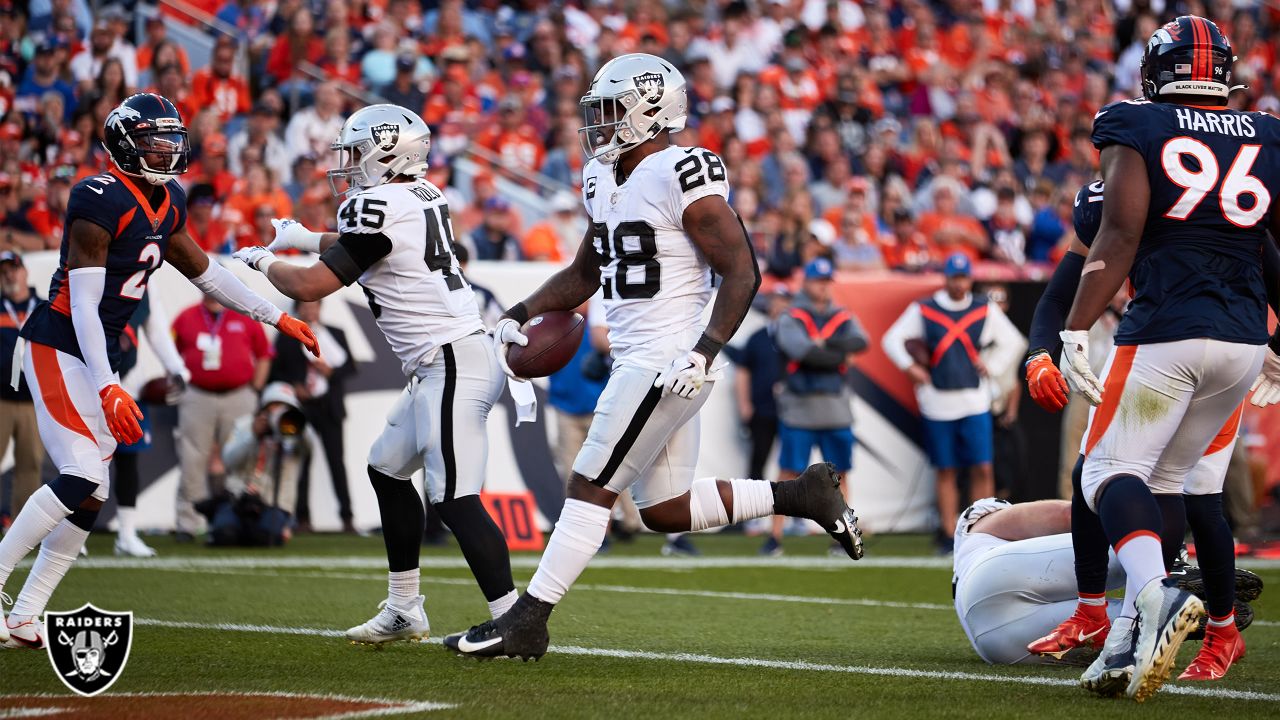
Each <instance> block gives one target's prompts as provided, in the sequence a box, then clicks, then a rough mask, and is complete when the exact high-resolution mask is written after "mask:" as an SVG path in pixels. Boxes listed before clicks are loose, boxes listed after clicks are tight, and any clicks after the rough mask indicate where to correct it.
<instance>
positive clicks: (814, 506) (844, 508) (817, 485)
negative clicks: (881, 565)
mask: <svg viewBox="0 0 1280 720" xmlns="http://www.w3.org/2000/svg"><path fill="white" fill-rule="evenodd" d="M773 511H774V512H775V513H776V514H778V515H789V516H791V517H799V518H806V519H809V520H813V521H814V522H816V523H818V524H819V525H821V526H822V529H823V530H826V531H827V534H828V535H830V536H831V537H832V538H834V539H835V541H836V542H837V543H839V544H840V547H841V549H843V550H844V552H845V554H846V555H848V556H849V557H851V558H853V559H854V560H860V559H861V558H862V555H863V547H862V529H861V528H859V527H858V516H857V515H854V514H853V509H852V508H850V507H849V506H848V505H845V503H844V495H842V494H841V493H840V475H839V474H838V473H836V466H835V465H832V464H831V463H815V464H813V465H810V466H809V467H808V468H807V469H806V470H805V471H804V472H803V473H801V474H800V477H798V478H796V479H795V480H789V481H786V482H775V483H773Z"/></svg>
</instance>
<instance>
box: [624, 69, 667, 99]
mask: <svg viewBox="0 0 1280 720" xmlns="http://www.w3.org/2000/svg"><path fill="white" fill-rule="evenodd" d="M632 80H633V81H634V82H635V84H636V89H637V90H639V91H640V98H641V99H642V100H644V101H645V102H651V103H652V102H658V101H659V100H661V99H662V90H663V87H664V85H663V82H662V76H661V75H659V74H658V73H644V74H643V75H637V76H635V77H634V78H632Z"/></svg>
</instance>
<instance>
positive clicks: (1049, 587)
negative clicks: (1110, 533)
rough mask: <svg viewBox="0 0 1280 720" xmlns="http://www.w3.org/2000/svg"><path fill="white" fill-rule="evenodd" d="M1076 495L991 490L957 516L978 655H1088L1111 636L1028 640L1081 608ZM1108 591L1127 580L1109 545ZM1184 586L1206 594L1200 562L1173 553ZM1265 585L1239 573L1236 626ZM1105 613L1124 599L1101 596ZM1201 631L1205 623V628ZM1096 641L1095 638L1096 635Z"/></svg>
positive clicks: (997, 658)
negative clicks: (1006, 494) (1045, 647)
mask: <svg viewBox="0 0 1280 720" xmlns="http://www.w3.org/2000/svg"><path fill="white" fill-rule="evenodd" d="M1072 522H1073V518H1072V508H1071V503H1069V502H1067V501H1066V500H1041V501H1038V502H1031V503H1021V504H1018V505H1010V504H1009V503H1007V502H1005V501H1004V500H997V499H995V498H987V499H985V500H979V501H978V502H976V503H974V504H973V505H971V506H969V508H968V509H966V510H965V511H964V512H963V513H962V514H961V516H960V518H959V520H958V521H957V522H956V534H955V537H956V552H955V559H954V568H955V575H954V576H953V577H952V581H951V583H952V585H951V588H952V589H951V593H952V596H953V597H954V599H955V606H956V615H957V616H958V617H959V618H960V627H962V628H964V632H965V635H967V636H968V638H969V642H970V643H971V644H972V645H973V649H974V650H976V651H977V653H978V655H979V656H980V657H981V658H982V659H983V660H986V661H987V662H989V663H992V664H1015V663H1020V664H1035V663H1053V664H1057V663H1066V664H1072V665H1078V664H1083V663H1087V662H1090V661H1091V660H1093V659H1094V657H1095V656H1096V655H1097V654H1098V648H1099V647H1101V646H1102V644H1103V642H1105V640H1106V636H1107V631H1108V629H1109V628H1110V625H1109V624H1107V623H1102V624H1097V625H1093V626H1090V627H1085V626H1083V625H1081V626H1078V627H1077V628H1076V632H1077V633H1078V638H1083V639H1082V640H1081V641H1080V642H1077V643H1074V644H1071V645H1069V646H1064V647H1062V648H1061V649H1055V650H1054V651H1053V652H1047V653H1044V654H1038V653H1036V652H1033V651H1031V650H1030V649H1029V648H1028V647H1027V645H1028V644H1029V643H1032V642H1033V641H1035V640H1036V639H1037V638H1040V637H1042V636H1044V635H1045V634H1046V633H1048V632H1049V631H1050V630H1051V629H1053V628H1055V627H1056V626H1058V624H1059V623H1061V622H1063V621H1064V620H1066V619H1067V618H1068V616H1071V617H1074V615H1073V613H1074V612H1077V610H1076V609H1077V606H1078V602H1077V590H1076V574H1075V572H1074V571H1073V569H1072V564H1073V558H1074V556H1075V553H1074V551H1073V549H1072V543H1071V541H1072V537H1071V534H1070V530H1071V527H1072ZM1103 555H1104V559H1103V581H1102V590H1103V592H1106V591H1110V590H1118V589H1120V588H1122V587H1124V569H1123V568H1122V567H1120V563H1119V562H1118V561H1117V560H1116V558H1115V555H1110V556H1109V557H1108V556H1107V553H1106V548H1105V546H1104V548H1103ZM1171 574H1172V575H1173V576H1174V577H1176V578H1177V579H1178V583H1179V586H1180V587H1182V588H1183V589H1185V590H1188V591H1190V592H1191V593H1192V594H1195V595H1197V596H1199V597H1203V596H1204V594H1205V589H1204V577H1203V576H1202V574H1201V572H1200V569H1199V568H1197V567H1194V566H1192V565H1188V564H1186V563H1184V562H1182V561H1180V560H1179V561H1175V564H1174V569H1173V572H1172V573H1171ZM1261 593H1262V579H1261V578H1259V577H1258V576H1257V575H1255V574H1253V573H1251V572H1249V571H1247V570H1237V571H1236V577H1235V578H1234V595H1235V608H1236V610H1235V613H1236V616H1235V620H1236V626H1237V627H1238V628H1239V629H1241V630H1243V629H1244V628H1246V627H1248V626H1249V624H1250V623H1252V622H1253V608H1251V607H1250V606H1249V603H1250V602H1251V601H1253V600H1254V599H1256V598H1257V597H1258V596H1259V595H1260V594H1261ZM1098 601H1099V605H1098V606H1097V608H1098V612H1099V613H1101V614H1102V616H1103V618H1104V619H1105V618H1106V617H1107V615H1108V614H1109V615H1111V616H1115V615H1117V614H1118V613H1119V612H1120V608H1121V604H1122V603H1121V601H1120V600H1118V599H1112V600H1107V599H1106V598H1105V597H1099V598H1098ZM1200 632H1201V633H1203V630H1201V631H1200ZM1090 641H1092V642H1090Z"/></svg>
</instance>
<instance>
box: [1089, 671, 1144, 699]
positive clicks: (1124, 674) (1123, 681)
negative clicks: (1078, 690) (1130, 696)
mask: <svg viewBox="0 0 1280 720" xmlns="http://www.w3.org/2000/svg"><path fill="white" fill-rule="evenodd" d="M1132 677H1133V671H1132V670H1107V671H1104V672H1103V673H1102V675H1100V676H1098V679H1097V680H1081V681H1080V686H1081V687H1083V688H1084V689H1085V690H1088V691H1090V692H1092V693H1096V694H1098V695H1100V696H1102V697H1108V698H1118V697H1122V696H1123V695H1124V693H1125V690H1126V689H1127V688H1128V687H1129V682H1130V681H1131V680H1132Z"/></svg>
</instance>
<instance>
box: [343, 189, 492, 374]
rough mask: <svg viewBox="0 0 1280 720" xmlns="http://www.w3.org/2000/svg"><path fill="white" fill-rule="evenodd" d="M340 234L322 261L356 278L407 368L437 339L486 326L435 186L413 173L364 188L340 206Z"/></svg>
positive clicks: (426, 358) (346, 279)
mask: <svg viewBox="0 0 1280 720" xmlns="http://www.w3.org/2000/svg"><path fill="white" fill-rule="evenodd" d="M338 233H339V238H338V242H336V243H335V244H334V245H333V246H332V247H330V248H329V249H328V250H326V251H325V252H324V253H323V254H322V255H321V256H320V260H321V262H324V263H325V264H326V265H328V266H329V269H331V270H333V273H334V274H335V275H337V276H338V279H340V280H341V281H342V282H343V284H344V285H350V284H352V283H356V282H358V283H360V287H361V288H362V289H363V290H364V294H365V297H366V298H368V300H369V309H370V310H372V311H373V317H374V320H375V321H376V322H377V323H378V327H379V328H380V329H381V330H382V333H383V334H384V335H385V336H386V338H387V342H388V343H389V344H390V345H391V350H392V351H393V352H394V353H395V354H396V357H397V358H399V360H400V365H401V369H402V370H403V371H404V373H405V375H412V374H413V372H414V371H415V369H416V368H417V367H418V366H419V365H423V364H428V363H430V362H431V361H432V360H433V359H434V358H435V354H436V351H437V350H439V348H440V346H441V345H446V344H448V343H451V342H453V341H455V340H459V339H461V338H463V337H466V336H467V335H471V334H473V333H476V332H482V331H483V330H484V323H483V322H482V321H481V319H480V311H479V309H478V308H477V306H476V301H475V295H474V294H473V293H472V290H471V286H470V285H469V284H467V281H466V280H465V279H464V278H463V277H462V273H461V272H460V270H459V267H458V260H457V258H456V257H454V254H453V225H452V223H451V222H450V220H449V205H448V203H447V202H446V201H445V198H444V193H442V192H440V189H439V188H437V187H436V186H434V185H432V184H431V183H429V182H426V181H425V180H418V181H415V182H411V183H387V184H384V185H378V186H376V187H372V188H369V189H367V190H362V191H360V192H358V193H356V194H354V195H352V196H351V197H349V198H347V200H346V201H344V202H343V203H342V206H341V207H339V208H338Z"/></svg>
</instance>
